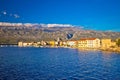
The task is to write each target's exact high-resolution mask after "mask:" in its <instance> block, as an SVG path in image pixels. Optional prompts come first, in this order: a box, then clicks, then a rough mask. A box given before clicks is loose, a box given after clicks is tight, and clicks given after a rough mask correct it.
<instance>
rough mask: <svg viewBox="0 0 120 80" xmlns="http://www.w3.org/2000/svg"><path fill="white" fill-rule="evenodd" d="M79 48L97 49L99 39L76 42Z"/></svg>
mask: <svg viewBox="0 0 120 80" xmlns="http://www.w3.org/2000/svg"><path fill="white" fill-rule="evenodd" d="M78 47H79V48H99V47H100V39H98V38H85V39H80V40H79V41H78Z"/></svg>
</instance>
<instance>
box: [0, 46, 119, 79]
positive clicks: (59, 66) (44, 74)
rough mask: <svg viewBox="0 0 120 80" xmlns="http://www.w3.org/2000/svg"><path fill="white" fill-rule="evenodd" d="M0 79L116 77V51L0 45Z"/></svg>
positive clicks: (117, 77) (117, 57)
mask: <svg viewBox="0 0 120 80" xmlns="http://www.w3.org/2000/svg"><path fill="white" fill-rule="evenodd" d="M0 80H120V54H118V53H113V52H111V53H110V52H102V51H95V50H94V51H91V50H78V49H70V48H34V47H0Z"/></svg>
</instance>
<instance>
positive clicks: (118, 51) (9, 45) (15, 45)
mask: <svg viewBox="0 0 120 80" xmlns="http://www.w3.org/2000/svg"><path fill="white" fill-rule="evenodd" d="M0 47H37V48H46V47H47V48H70V49H78V50H85V51H87V50H100V51H107V52H117V53H120V47H114V48H78V47H67V46H18V45H17V44H0Z"/></svg>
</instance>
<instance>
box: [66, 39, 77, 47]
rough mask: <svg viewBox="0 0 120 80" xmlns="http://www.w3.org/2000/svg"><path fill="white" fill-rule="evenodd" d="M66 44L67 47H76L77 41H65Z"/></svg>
mask: <svg viewBox="0 0 120 80" xmlns="http://www.w3.org/2000/svg"><path fill="white" fill-rule="evenodd" d="M67 46H69V47H77V41H74V40H71V41H67Z"/></svg>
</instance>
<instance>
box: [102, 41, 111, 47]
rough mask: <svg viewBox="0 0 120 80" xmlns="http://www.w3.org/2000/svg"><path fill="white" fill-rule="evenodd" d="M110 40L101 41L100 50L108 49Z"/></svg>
mask: <svg viewBox="0 0 120 80" xmlns="http://www.w3.org/2000/svg"><path fill="white" fill-rule="evenodd" d="M111 43H112V41H111V39H101V47H102V48H110V47H111Z"/></svg>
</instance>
